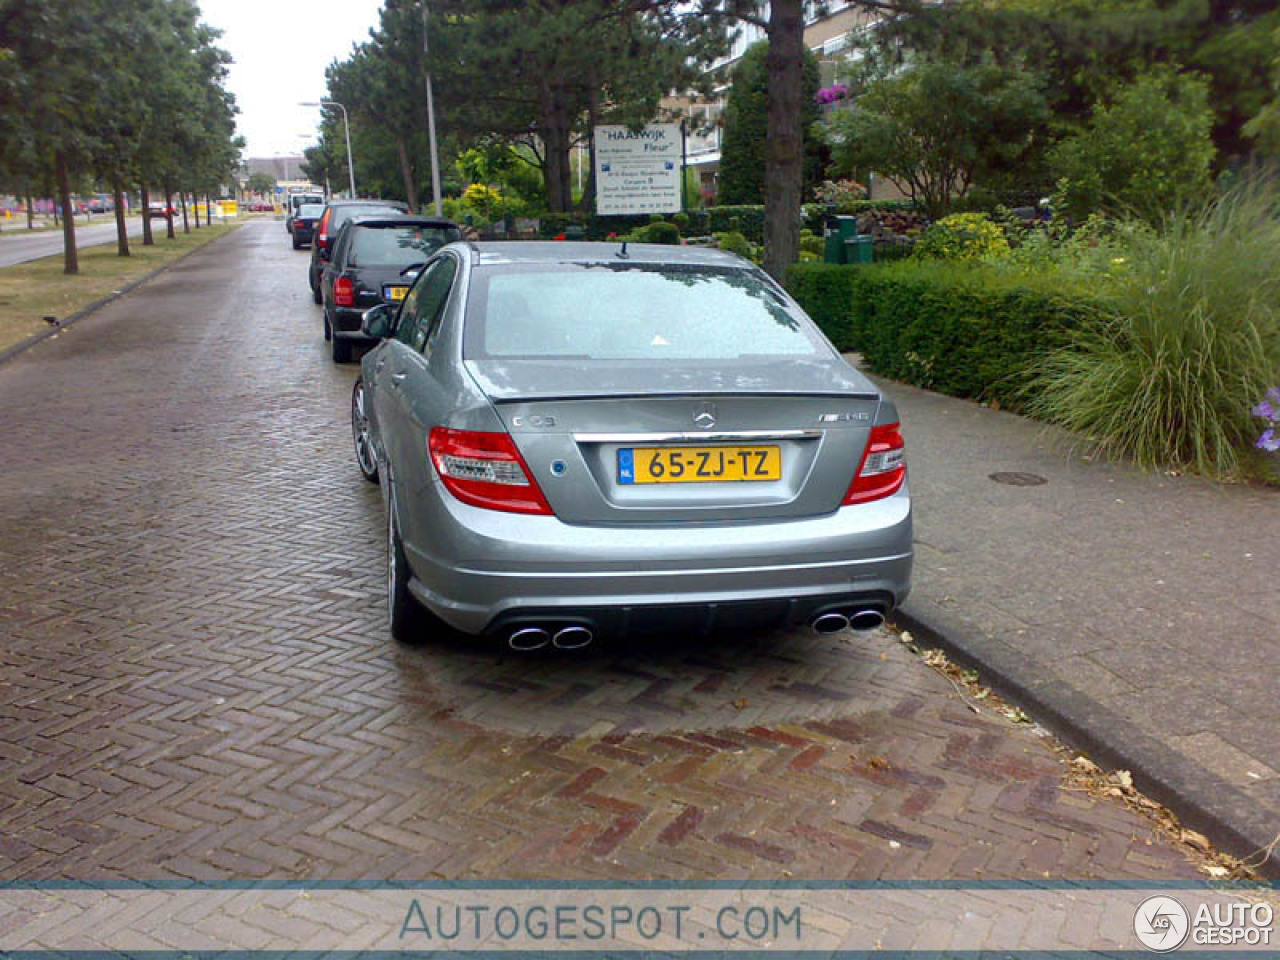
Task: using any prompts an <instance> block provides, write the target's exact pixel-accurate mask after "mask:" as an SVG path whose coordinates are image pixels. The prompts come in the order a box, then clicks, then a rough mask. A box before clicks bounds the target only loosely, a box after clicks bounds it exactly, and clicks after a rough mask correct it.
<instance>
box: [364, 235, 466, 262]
mask: <svg viewBox="0 0 1280 960" xmlns="http://www.w3.org/2000/svg"><path fill="white" fill-rule="evenodd" d="M457 239H458V231H457V230H454V229H451V228H447V227H364V228H361V229H357V230H356V233H355V236H354V237H352V238H351V254H350V256H349V257H348V258H347V262H348V263H349V264H350V265H351V266H353V267H394V266H408V265H409V264H411V263H421V262H422V261H424V260H426V259H427V257H429V256H430V255H431V254H433V253H435V252H436V251H437V250H439V249H440V248H441V247H443V246H444V245H445V244H446V243H450V242H451V241H453V240H457Z"/></svg>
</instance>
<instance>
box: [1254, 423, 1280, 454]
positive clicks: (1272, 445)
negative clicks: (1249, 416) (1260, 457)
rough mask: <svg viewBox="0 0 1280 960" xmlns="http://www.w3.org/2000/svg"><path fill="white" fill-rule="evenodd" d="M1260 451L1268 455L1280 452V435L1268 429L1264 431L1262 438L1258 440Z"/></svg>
mask: <svg viewBox="0 0 1280 960" xmlns="http://www.w3.org/2000/svg"><path fill="white" fill-rule="evenodd" d="M1258 449H1259V450H1266V451H1267V452H1268V453H1275V452H1276V451H1277V450H1280V433H1276V431H1275V430H1273V429H1271V428H1270V427H1268V428H1267V429H1266V430H1263V431H1262V436H1260V437H1259V438H1258Z"/></svg>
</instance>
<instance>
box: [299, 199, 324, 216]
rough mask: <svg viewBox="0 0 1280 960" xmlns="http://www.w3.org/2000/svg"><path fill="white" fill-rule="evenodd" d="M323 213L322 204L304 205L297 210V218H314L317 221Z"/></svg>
mask: <svg viewBox="0 0 1280 960" xmlns="http://www.w3.org/2000/svg"><path fill="white" fill-rule="evenodd" d="M323 212H324V204H323V203H304V204H303V205H302V206H300V207H299V208H298V216H300V217H316V218H317V219H318V218H319V217H320V214H321V213H323Z"/></svg>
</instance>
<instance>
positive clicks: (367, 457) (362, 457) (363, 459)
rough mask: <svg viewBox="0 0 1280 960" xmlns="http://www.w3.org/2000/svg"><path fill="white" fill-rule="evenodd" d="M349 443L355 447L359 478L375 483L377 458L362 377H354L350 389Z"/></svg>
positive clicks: (376, 480)
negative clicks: (353, 382)
mask: <svg viewBox="0 0 1280 960" xmlns="http://www.w3.org/2000/svg"><path fill="white" fill-rule="evenodd" d="M351 442H352V444H353V445H354V446H355V450H356V466H357V467H359V468H360V476H362V477H364V478H365V479H366V480H368V481H369V482H370V483H377V482H378V457H377V455H376V454H375V453H374V451H373V435H372V434H371V433H370V431H369V415H368V414H367V413H366V412H365V393H364V377H356V383H355V386H354V387H352V388H351Z"/></svg>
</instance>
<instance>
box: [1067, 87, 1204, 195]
mask: <svg viewBox="0 0 1280 960" xmlns="http://www.w3.org/2000/svg"><path fill="white" fill-rule="evenodd" d="M1212 130H1213V111H1212V109H1211V108H1210V106H1209V85H1208V83H1207V82H1206V81H1204V80H1202V79H1199V78H1197V77H1194V76H1191V75H1188V74H1178V73H1174V72H1173V71H1172V70H1171V69H1167V68H1166V69H1160V70H1156V71H1153V72H1151V73H1149V74H1146V75H1144V76H1141V77H1139V78H1138V79H1137V80H1135V81H1134V82H1133V83H1130V84H1126V85H1125V86H1123V87H1121V88H1120V89H1119V90H1118V91H1117V93H1116V94H1115V96H1114V98H1113V99H1112V100H1111V101H1110V102H1100V103H1099V104H1098V105H1097V106H1096V107H1095V108H1094V112H1093V117H1092V119H1091V120H1090V122H1089V125H1088V127H1087V128H1086V129H1085V130H1083V131H1082V132H1081V133H1079V134H1076V135H1074V136H1071V137H1068V138H1067V139H1065V140H1063V142H1062V143H1060V144H1059V145H1058V146H1057V147H1055V148H1054V150H1053V152H1052V153H1051V155H1050V162H1051V164H1052V166H1053V169H1054V170H1055V172H1056V173H1057V174H1058V175H1059V176H1061V177H1063V178H1064V181H1065V182H1064V184H1063V192H1064V193H1065V196H1066V200H1067V204H1068V209H1069V210H1070V211H1071V212H1072V213H1074V214H1076V215H1083V214H1086V213H1088V212H1089V211H1090V210H1093V209H1096V208H1097V207H1098V206H1100V205H1102V204H1104V203H1110V204H1116V205H1120V206H1123V207H1126V208H1128V209H1130V210H1132V211H1134V212H1135V213H1137V214H1138V215H1140V216H1144V217H1147V218H1150V219H1159V218H1160V217H1162V216H1163V215H1165V214H1167V213H1168V212H1169V210H1171V209H1172V208H1174V207H1175V206H1176V205H1178V203H1179V202H1181V201H1187V200H1194V199H1199V198H1201V197H1202V196H1203V195H1204V194H1206V193H1207V192H1208V190H1209V188H1210V185H1211V180H1210V169H1211V166H1212V163H1213V157H1214V146H1213V140H1212V137H1211V133H1212Z"/></svg>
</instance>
